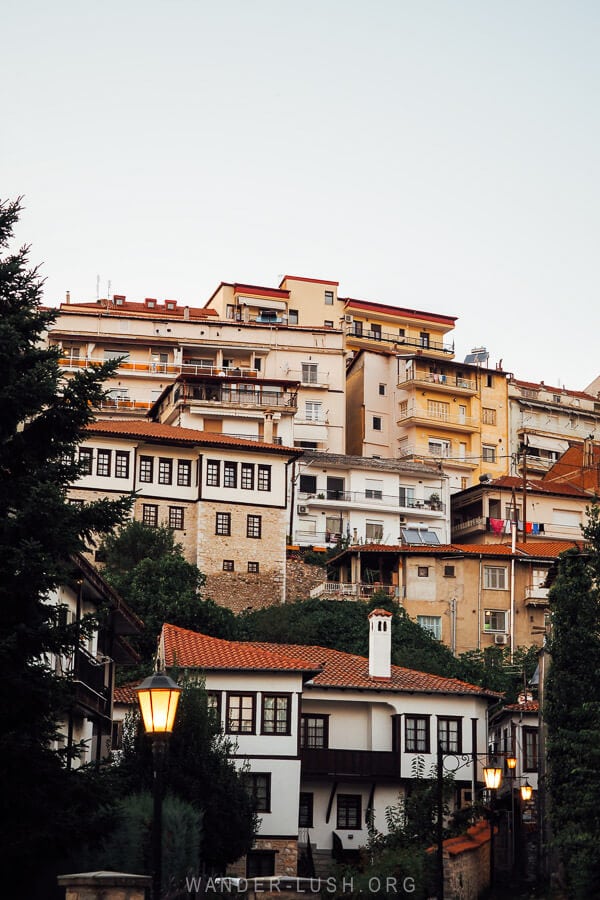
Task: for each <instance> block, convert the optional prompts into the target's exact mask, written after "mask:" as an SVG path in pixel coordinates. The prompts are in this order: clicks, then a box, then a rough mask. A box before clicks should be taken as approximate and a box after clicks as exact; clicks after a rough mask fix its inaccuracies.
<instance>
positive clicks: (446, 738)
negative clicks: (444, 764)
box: [438, 717, 462, 753]
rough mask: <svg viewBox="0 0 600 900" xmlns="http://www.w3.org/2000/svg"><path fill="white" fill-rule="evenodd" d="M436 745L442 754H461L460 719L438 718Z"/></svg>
mask: <svg viewBox="0 0 600 900" xmlns="http://www.w3.org/2000/svg"><path fill="white" fill-rule="evenodd" d="M438 743H439V745H440V747H441V748H442V750H443V751H444V753H462V747H461V744H462V735H461V720H460V719H454V718H441V717H440V718H438Z"/></svg>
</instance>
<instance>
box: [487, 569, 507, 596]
mask: <svg viewBox="0 0 600 900" xmlns="http://www.w3.org/2000/svg"><path fill="white" fill-rule="evenodd" d="M483 586H484V587H485V588H486V589H487V590H489V591H505V590H506V569H505V568H504V567H503V566H484V567H483Z"/></svg>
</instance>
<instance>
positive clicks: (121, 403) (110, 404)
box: [100, 397, 152, 412]
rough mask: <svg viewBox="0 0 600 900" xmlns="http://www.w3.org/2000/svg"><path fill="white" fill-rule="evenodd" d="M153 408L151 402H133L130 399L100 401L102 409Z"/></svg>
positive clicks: (105, 399)
mask: <svg viewBox="0 0 600 900" xmlns="http://www.w3.org/2000/svg"><path fill="white" fill-rule="evenodd" d="M151 406H152V402H151V401H150V400H131V399H130V398H129V397H105V398H104V399H103V400H101V401H100V409H108V410H110V409H113V410H114V409H122V410H125V411H128V412H131V411H133V410H136V409H139V410H148V409H150V407H151Z"/></svg>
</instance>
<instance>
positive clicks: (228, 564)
mask: <svg viewBox="0 0 600 900" xmlns="http://www.w3.org/2000/svg"><path fill="white" fill-rule="evenodd" d="M223 571H224V572H234V571H235V566H234V564H233V560H232V559H224V560H223Z"/></svg>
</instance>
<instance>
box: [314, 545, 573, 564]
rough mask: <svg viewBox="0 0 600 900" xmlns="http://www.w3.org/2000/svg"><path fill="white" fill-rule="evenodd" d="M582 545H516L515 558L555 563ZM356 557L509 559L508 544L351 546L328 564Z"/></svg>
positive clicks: (510, 551) (509, 547) (510, 553)
mask: <svg viewBox="0 0 600 900" xmlns="http://www.w3.org/2000/svg"><path fill="white" fill-rule="evenodd" d="M582 547H583V542H582V541H540V540H531V541H525V542H524V543H523V542H522V541H518V542H517V543H516V545H515V551H516V553H515V555H516V556H519V557H528V556H531V557H535V558H536V559H539V558H540V557H547V558H548V559H555V558H556V557H557V556H559V555H560V554H561V553H564V552H565V551H566V550H571V549H582ZM356 553H378V554H382V553H401V554H402V555H404V556H437V555H438V554H441V555H443V556H457V557H460V556H487V557H491V556H511V555H512V550H511V544H510V541H507V542H506V543H502V544H352V545H351V546H350V547H347V548H346V549H345V550H342V551H341V553H338V554H337V556H334V557H332V559H331V560H330V562H334V561H335V560H339V559H343V558H344V557H345V556H352V555H353V554H356Z"/></svg>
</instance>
